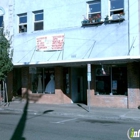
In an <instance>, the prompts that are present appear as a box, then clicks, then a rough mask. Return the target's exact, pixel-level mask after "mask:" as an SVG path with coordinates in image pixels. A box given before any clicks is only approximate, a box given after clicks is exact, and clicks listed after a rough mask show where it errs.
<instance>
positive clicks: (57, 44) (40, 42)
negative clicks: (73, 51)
mask: <svg viewBox="0 0 140 140" xmlns="http://www.w3.org/2000/svg"><path fill="white" fill-rule="evenodd" d="M63 44H64V34H58V35H47V36H40V37H37V38H36V50H38V51H50V50H62V49H63Z"/></svg>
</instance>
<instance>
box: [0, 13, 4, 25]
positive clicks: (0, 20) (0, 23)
mask: <svg viewBox="0 0 140 140" xmlns="http://www.w3.org/2000/svg"><path fill="white" fill-rule="evenodd" d="M0 27H3V16H0Z"/></svg>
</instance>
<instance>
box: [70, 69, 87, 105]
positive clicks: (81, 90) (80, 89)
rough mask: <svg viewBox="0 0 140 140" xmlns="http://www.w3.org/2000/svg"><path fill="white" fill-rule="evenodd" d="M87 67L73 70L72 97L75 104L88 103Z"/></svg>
mask: <svg viewBox="0 0 140 140" xmlns="http://www.w3.org/2000/svg"><path fill="white" fill-rule="evenodd" d="M86 89H87V82H86V67H82V68H71V95H72V101H73V102H74V103H85V104H86V103H87V92H86Z"/></svg>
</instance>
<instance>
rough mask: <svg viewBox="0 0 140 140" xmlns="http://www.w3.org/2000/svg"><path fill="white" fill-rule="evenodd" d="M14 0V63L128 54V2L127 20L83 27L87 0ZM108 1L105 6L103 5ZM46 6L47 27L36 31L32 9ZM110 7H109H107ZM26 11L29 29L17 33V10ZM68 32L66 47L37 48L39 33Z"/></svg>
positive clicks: (106, 12)
mask: <svg viewBox="0 0 140 140" xmlns="http://www.w3.org/2000/svg"><path fill="white" fill-rule="evenodd" d="M41 2H42V3H40V1H39V0H35V1H33V2H32V1H24V2H23V1H21V0H15V21H14V23H15V26H14V29H15V30H14V31H15V36H14V39H15V41H14V58H13V62H14V63H29V62H30V63H38V62H45V61H57V60H62V59H63V60H70V59H74V60H75V59H87V58H101V57H113V56H125V55H127V53H128V10H127V9H128V4H127V0H124V3H125V7H124V9H125V21H124V22H122V23H116V24H108V25H105V24H102V25H101V26H96V27H86V28H83V27H81V21H82V20H83V15H86V14H87V5H86V0H80V1H77V2H76V1H75V0H71V1H65V0H62V1H61V2H58V1H57V0H54V1H51V0H48V1H45V0H42V1H41ZM104 5H106V6H104ZM107 6H108V0H102V6H101V7H102V8H101V9H102V20H104V18H105V16H106V15H107V14H108V13H109V11H107ZM42 9H43V10H44V30H42V31H33V13H32V12H33V11H36V10H42ZM108 10H109V9H108ZM22 13H27V18H28V21H27V22H28V31H27V33H20V34H19V33H18V16H17V15H18V14H22ZM60 33H64V34H65V43H64V51H63V52H61V51H55V52H37V51H35V47H36V37H37V36H41V35H51V34H60Z"/></svg>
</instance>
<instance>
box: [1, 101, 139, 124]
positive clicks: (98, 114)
mask: <svg viewBox="0 0 140 140" xmlns="http://www.w3.org/2000/svg"><path fill="white" fill-rule="evenodd" d="M25 104H26V102H25V101H22V102H20V101H18V102H10V104H9V106H8V105H6V104H5V105H4V104H0V112H14V113H22V112H23V109H24V106H25ZM89 109H90V111H89ZM27 111H28V113H30V114H34V115H39V114H43V113H44V114H45V112H49V114H50V115H61V116H74V117H84V118H90V119H98V120H116V121H117V120H123V121H128V120H130V121H139V122H140V109H123V108H99V107H90V108H89V107H88V106H86V105H84V104H56V105H54V104H37V103H29V106H28V110H27Z"/></svg>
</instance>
